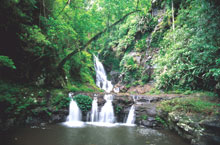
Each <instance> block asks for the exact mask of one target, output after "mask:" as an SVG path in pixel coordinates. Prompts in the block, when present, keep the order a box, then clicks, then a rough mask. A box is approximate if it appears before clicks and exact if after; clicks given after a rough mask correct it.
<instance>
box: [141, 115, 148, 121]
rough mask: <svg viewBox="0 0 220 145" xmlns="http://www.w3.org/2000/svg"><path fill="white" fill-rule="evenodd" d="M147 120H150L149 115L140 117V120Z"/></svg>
mask: <svg viewBox="0 0 220 145" xmlns="http://www.w3.org/2000/svg"><path fill="white" fill-rule="evenodd" d="M147 118H148V116H147V115H141V116H140V119H141V120H147Z"/></svg>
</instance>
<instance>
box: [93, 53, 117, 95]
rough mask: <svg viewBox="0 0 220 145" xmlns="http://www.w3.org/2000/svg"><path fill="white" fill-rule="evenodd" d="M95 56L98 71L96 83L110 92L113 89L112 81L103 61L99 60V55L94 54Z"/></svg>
mask: <svg viewBox="0 0 220 145" xmlns="http://www.w3.org/2000/svg"><path fill="white" fill-rule="evenodd" d="M94 58H95V62H94V65H95V71H96V85H97V86H98V87H99V88H101V89H103V90H105V91H106V92H108V93H110V92H111V91H112V89H113V85H112V83H111V81H108V79H107V75H106V72H105V69H104V67H103V65H102V63H101V62H100V61H99V59H98V57H96V56H95V55H94Z"/></svg>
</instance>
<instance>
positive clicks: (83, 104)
mask: <svg viewBox="0 0 220 145" xmlns="http://www.w3.org/2000/svg"><path fill="white" fill-rule="evenodd" d="M73 99H74V100H75V101H76V103H77V105H78V106H79V108H80V110H81V111H82V112H83V113H87V112H88V111H89V110H90V109H91V108H92V98H90V97H89V96H86V95H81V94H78V95H76V96H75V97H74V98H73Z"/></svg>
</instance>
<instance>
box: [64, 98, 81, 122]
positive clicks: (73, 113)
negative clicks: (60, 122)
mask: <svg viewBox="0 0 220 145" xmlns="http://www.w3.org/2000/svg"><path fill="white" fill-rule="evenodd" d="M81 119H82V113H81V111H80V109H79V107H78V106H77V104H76V102H75V101H73V99H72V100H71V102H70V106H69V115H68V117H67V121H69V122H74V121H81Z"/></svg>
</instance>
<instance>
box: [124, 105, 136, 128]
mask: <svg viewBox="0 0 220 145" xmlns="http://www.w3.org/2000/svg"><path fill="white" fill-rule="evenodd" d="M134 111H135V107H134V105H132V106H131V109H130V111H129V114H128V118H127V121H126V124H128V125H129V124H134V122H135V114H134Z"/></svg>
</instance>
